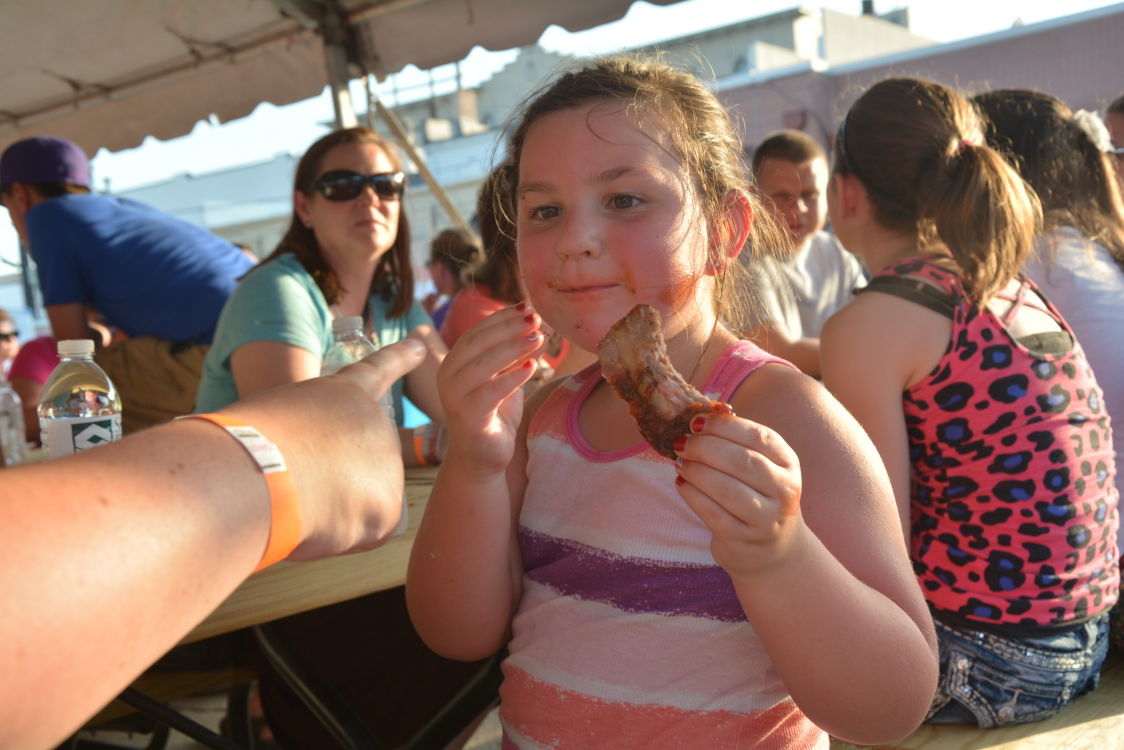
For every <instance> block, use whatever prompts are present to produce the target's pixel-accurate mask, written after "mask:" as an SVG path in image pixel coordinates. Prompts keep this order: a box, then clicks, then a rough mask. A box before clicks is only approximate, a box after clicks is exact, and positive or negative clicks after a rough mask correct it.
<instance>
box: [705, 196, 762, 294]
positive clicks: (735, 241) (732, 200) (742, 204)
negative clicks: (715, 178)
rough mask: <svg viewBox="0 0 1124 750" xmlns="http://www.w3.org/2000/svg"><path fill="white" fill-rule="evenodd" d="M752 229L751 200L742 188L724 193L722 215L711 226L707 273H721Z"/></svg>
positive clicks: (743, 245)
mask: <svg viewBox="0 0 1124 750" xmlns="http://www.w3.org/2000/svg"><path fill="white" fill-rule="evenodd" d="M752 229H753V202H752V201H751V200H750V198H749V195H748V194H747V193H746V192H745V191H744V190H731V191H730V192H728V193H726V198H725V200H724V202H723V206H722V215H721V217H720V219H719V221H718V222H717V226H712V227H711V233H710V263H709V264H708V273H711V274H717V273H721V272H722V271H724V270H725V269H726V266H727V265H729V263H730V261H732V260H733V259H734V258H737V257H738V256H739V255H741V252H742V250H744V249H745V243H746V240H748V239H749V233H750V230H752Z"/></svg>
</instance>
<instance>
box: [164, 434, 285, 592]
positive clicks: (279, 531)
mask: <svg viewBox="0 0 1124 750" xmlns="http://www.w3.org/2000/svg"><path fill="white" fill-rule="evenodd" d="M179 419H204V420H206V421H208V422H211V423H213V424H216V425H218V426H219V427H222V428H223V429H224V430H226V431H227V433H228V434H229V435H230V436H231V437H233V438H234V439H235V440H237V441H238V442H239V443H240V444H241V445H242V447H243V448H245V449H246V452H247V453H249V454H250V457H251V458H252V459H254V462H255V463H256V464H257V465H258V468H260V469H261V471H262V476H263V477H264V478H265V484H266V487H267V488H268V489H269V507H270V520H269V542H268V543H267V544H266V547H265V553H264V554H262V558H261V562H259V563H258V566H257V567H256V568H254V572H255V573H257V572H258V571H259V570H261V569H263V568H268V567H269V566H270V565H272V564H273V563H275V562H278V561H279V560H284V559H285V558H286V557H288V556H289V553H291V552H292V551H293V550H294V549H296V547H297V545H298V544H300V541H301V506H300V501H298V500H297V491H296V488H295V487H294V486H293V478H292V476H291V475H290V474H289V470H288V467H287V466H285V459H284V458H283V457H282V456H281V451H280V450H278V448H277V446H276V445H274V444H273V443H272V442H270V441H269V439H268V438H266V437H265V436H264V435H262V434H261V433H260V432H258V431H257V430H255V429H254V428H253V427H250V426H249V425H246V424H242V423H241V422H239V421H238V420H237V419H233V418H231V417H228V416H225V415H223V414H185V415H184V416H182V417H179Z"/></svg>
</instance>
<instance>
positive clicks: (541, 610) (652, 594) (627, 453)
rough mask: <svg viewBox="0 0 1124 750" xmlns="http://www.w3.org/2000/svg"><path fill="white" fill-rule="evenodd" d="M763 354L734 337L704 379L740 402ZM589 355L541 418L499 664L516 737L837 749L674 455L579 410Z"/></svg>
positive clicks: (713, 392) (508, 725) (507, 738)
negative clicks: (785, 674)
mask: <svg viewBox="0 0 1124 750" xmlns="http://www.w3.org/2000/svg"><path fill="white" fill-rule="evenodd" d="M768 362H781V360H777V359H775V358H773V357H770V356H769V355H767V354H765V353H764V352H762V351H761V350H760V349H758V348H757V347H756V346H754V345H753V344H750V343H748V342H739V343H737V344H735V345H733V346H732V347H730V349H728V350H727V351H726V352H725V353H724V354H723V356H722V358H721V359H720V361H719V364H718V365H717V367H716V368H715V371H714V372H713V373H712V374H711V376H710V378H709V379H708V382H707V384H706V386H705V387H704V389H703V390H704V392H705V393H706V394H707V395H708V396H710V397H711V398H716V399H721V400H729V399H730V397H731V395H732V394H733V392H734V390H735V389H736V388H737V386H738V385H739V384H740V383H741V382H742V381H743V380H744V379H745V378H746V377H747V376H748V375H749V374H750V373H752V372H753V371H754V370H756V369H757V368H758V367H759V366H761V365H762V364H765V363H768ZM599 380H600V370H599V368H598V367H597V365H593V366H592V367H591V368H588V369H586V370H584V371H582V372H580V373H578V374H576V375H575V376H573V377H571V378H570V379H568V380H567V381H565V382H564V383H562V384H561V385H560V386H559V387H558V388H557V389H556V390H555V391H554V393H552V394H551V395H550V397H549V398H548V399H547V400H546V402H545V403H544V404H543V405H542V406H541V408H540V409H539V411H538V412H537V413H536V415H535V417H534V418H533V420H532V422H531V425H530V431H529V434H528V450H529V456H528V461H527V477H528V485H527V489H526V494H525V497H524V502H523V509H522V514H521V516H520V524H519V541H520V545H521V548H522V553H523V568H524V573H523V598H522V600H521V601H520V604H519V609H518V612H517V613H516V616H515V619H514V622H513V625H512V628H513V638H512V641H511V643H510V644H509V647H508V648H509V652H510V657H509V658H508V659H507V660H506V661H505V662H504V665H503V672H504V683H503V686H502V688H501V691H500V696H501V701H502V704H501V709H500V717H501V721H502V722H503V725H504V747H505V748H524V749H525V748H547V747H549V748H582V749H583V750H588V749H589V748H645V749H646V750H647V749H649V748H677V749H680V750H683V749H688V750H689V749H690V748H700V749H702V748H706V749H707V750H714V749H716V748H735V747H736V748H745V747H754V748H825V749H826V748H827V747H828V738H827V735H826V734H825V733H824V732H823V731H822V730H820V729H819V728H818V727H816V726H815V725H813V724H812V723H811V722H810V721H809V720H808V719H807V718H806V717H805V716H804V715H803V713H801V711H800V710H799V709H798V708H797V707H796V705H795V704H794V703H793V701H792V699H791V698H790V697H789V696H788V693H787V692H786V690H785V687H784V685H783V684H782V682H781V680H780V677H779V676H778V675H777V674H776V671H775V670H774V669H773V666H772V664H771V662H770V660H769V657H768V654H767V653H766V652H765V649H764V647H763V646H762V644H761V643H760V641H759V640H758V638H757V636H756V634H755V633H754V631H753V628H752V627H751V626H750V624H749V623H748V622H747V621H746V619H745V614H744V612H743V611H742V609H741V606H740V604H739V602H738V599H737V596H736V595H735V592H734V588H733V584H732V582H731V581H730V578H729V576H728V575H727V574H726V572H725V571H724V570H722V568H720V567H719V566H718V564H717V563H716V562H715V561H714V558H713V557H711V555H710V551H709V549H710V532H709V530H708V529H707V528H706V526H705V525H704V524H703V523H702V521H701V520H699V518H698V517H697V516H696V515H695V514H694V513H693V512H692V511H691V509H690V508H689V507H687V505H686V503H685V502H684V501H683V500H682V498H681V497H680V496H679V494H678V492H676V490H675V484H674V483H675V471H674V464H673V463H672V462H671V461H670V460H668V459H667V458H665V457H663V456H661V455H659V454H658V453H656V452H655V451H654V450H652V449H651V448H650V447H649V446H648V445H647V444H646V443H639V444H637V445H633V446H631V447H629V448H625V449H623V450H619V451H613V452H603V451H598V450H596V449H594V448H593V447H592V446H591V445H590V444H589V443H588V442H587V441H586V440H585V439H584V438H583V437H582V435H581V434H580V432H579V429H578V411H579V409H580V407H581V405H582V403H583V402H584V401H585V400H586V398H587V397H588V395H589V394H590V392H592V390H593V389H594V387H595V386H596V385H597V383H598V382H599Z"/></svg>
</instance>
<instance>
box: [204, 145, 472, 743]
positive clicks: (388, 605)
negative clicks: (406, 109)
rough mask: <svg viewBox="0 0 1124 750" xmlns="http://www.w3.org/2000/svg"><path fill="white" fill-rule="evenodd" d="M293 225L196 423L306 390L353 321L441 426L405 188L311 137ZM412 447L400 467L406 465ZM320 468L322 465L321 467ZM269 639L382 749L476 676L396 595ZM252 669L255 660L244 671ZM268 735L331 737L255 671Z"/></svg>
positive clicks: (218, 345) (281, 628)
mask: <svg viewBox="0 0 1124 750" xmlns="http://www.w3.org/2000/svg"><path fill="white" fill-rule="evenodd" d="M294 182H295V188H294V191H293V215H292V220H291V222H290V225H289V229H288V231H287V232H286V234H285V236H284V237H283V238H282V239H281V242H280V244H279V245H278V246H277V249H276V250H275V251H274V252H273V253H272V254H271V255H270V256H269V257H267V258H266V259H265V260H263V261H262V262H261V263H260V264H259V265H258V266H257V267H255V268H254V269H253V270H252V271H250V272H249V273H247V274H246V276H245V277H243V279H242V281H241V282H240V283H239V285H238V287H237V288H236V289H235V290H234V293H233V294H232V295H231V296H230V299H229V300H228V301H227V304H226V307H225V308H224V309H223V312H222V315H221V316H220V317H219V323H218V327H217V329H216V331H215V339H214V344H213V345H212V347H211V350H210V352H209V354H208V356H207V359H206V361H205V363H204V371H203V380H202V382H201V384H200V388H199V393H198V396H197V399H196V410H197V411H212V410H214V409H217V408H221V407H223V406H225V405H227V404H229V403H231V402H233V401H236V400H238V399H240V398H244V397H246V396H248V395H250V394H252V393H256V392H258V391H262V390H265V389H267V388H271V387H273V386H276V385H281V384H284V383H291V382H295V381H299V380H306V379H309V378H314V377H316V376H317V375H319V373H320V362H321V359H322V358H323V356H324V354H325V352H326V351H327V349H328V347H329V345H330V344H331V342H332V330H331V326H332V320H333V319H334V318H336V317H342V316H352V315H362V316H363V317H364V319H365V320H366V322H367V325H368V330H371V331H373V332H374V333H375V334H376V335H377V336H378V339H379V342H380V343H381V344H382V345H388V344H391V343H393V342H396V341H399V340H401V339H403V338H406V337H407V336H409V337H412V338H417V339H420V340H422V341H424V342H425V344H426V346H427V349H428V353H427V355H426V358H425V360H424V361H423V362H422V364H420V365H419V366H418V367H417V368H416V369H414V370H413V371H411V372H410V373H409V374H407V375H406V376H405V377H404V378H403V379H402V380H400V381H398V382H397V383H395V385H394V387H393V395H394V400H395V412H396V415H397V416H398V418H399V420H401V415H402V413H403V410H402V408H401V398H402V394H403V391H405V394H406V395H407V396H408V397H409V398H410V400H411V401H413V402H414V403H415V404H416V405H417V406H418V407H419V408H421V410H422V411H424V412H425V413H426V414H428V415H429V416H430V417H432V418H433V419H435V420H438V421H441V420H442V417H443V411H442V409H441V405H440V401H439V399H438V396H437V390H436V381H435V375H436V371H437V367H438V365H439V364H440V360H441V359H442V357H443V356H444V353H445V350H446V349H445V345H444V343H442V341H441V339H440V337H439V336H438V335H437V332H436V331H435V330H434V328H433V324H432V321H431V320H430V318H429V315H428V314H426V312H425V311H424V310H423V309H422V308H421V306H420V305H419V304H418V303H416V302H415V301H414V277H413V272H412V268H411V263H410V232H409V225H408V223H407V220H406V215H405V212H404V211H403V208H402V200H401V199H402V194H403V189H404V188H405V175H404V174H403V172H402V165H401V163H400V161H399V160H398V158H397V156H396V154H395V152H394V151H393V150H392V148H391V147H390V145H389V144H387V143H386V142H384V141H383V140H382V139H381V138H380V137H379V136H378V135H376V134H375V133H374V132H373V131H371V130H369V129H367V128H348V129H345V130H339V131H335V132H333V133H330V134H329V135H326V136H324V137H323V138H321V139H320V140H318V141H317V142H316V143H314V144H312V146H311V147H310V148H309V149H308V151H307V152H306V153H305V155H304V156H303V157H302V158H301V160H300V162H299V163H298V164H297V169H296V175H295V179H294ZM412 453H413V447H412V445H411V446H410V451H409V453H408V454H407V455H412ZM324 460H325V461H331V460H332V457H331V456H325V457H324ZM270 627H271V630H272V633H271V637H272V638H274V639H276V640H279V641H280V642H281V643H283V644H284V645H285V646H286V647H287V649H288V650H289V651H290V652H292V653H294V654H295V655H296V657H297V658H298V659H299V660H300V662H301V663H302V664H304V665H305V666H306V667H307V668H308V669H309V670H311V671H312V672H313V673H314V674H315V676H316V677H317V678H319V679H321V680H322V681H324V682H326V683H328V684H330V685H331V686H332V687H333V688H335V690H336V691H337V692H338V694H339V695H340V696H341V697H342V698H343V700H344V701H345V702H346V703H347V704H349V705H350V706H351V708H352V709H353V710H354V711H356V712H357V713H358V714H359V715H360V716H361V717H362V718H363V719H364V722H365V723H366V724H367V725H368V726H370V727H371V728H372V730H373V731H375V732H376V733H377V736H378V737H379V739H380V741H381V742H383V743H384V744H386V745H387V746H388V747H397V746H400V745H401V744H403V743H404V742H405V741H406V739H407V738H408V737H409V736H410V735H411V734H412V732H414V731H416V730H417V729H418V728H419V727H420V726H421V725H422V724H423V723H424V722H425V721H426V720H427V719H429V718H430V717H431V716H432V715H433V714H435V713H436V712H437V710H438V709H439V708H440V707H442V706H443V705H444V704H445V703H446V702H448V701H449V700H451V698H452V697H453V696H454V695H455V694H456V693H457V691H458V690H459V689H460V688H461V687H462V686H463V685H464V684H465V682H466V681H467V680H468V679H469V678H470V677H471V676H473V675H474V674H475V673H476V672H477V671H478V670H479V665H477V664H462V663H458V662H451V661H448V660H445V659H441V658H440V657H437V656H436V655H434V654H433V653H432V652H430V651H429V650H428V649H427V648H426V647H425V646H424V645H423V644H422V643H421V641H420V640H419V639H418V637H417V636H416V635H415V633H414V630H413V627H412V625H411V624H410V621H409V617H408V615H407V613H406V607H405V599H404V593H403V589H402V588H401V587H399V588H396V589H391V590H389V591H384V592H380V593H378V594H374V595H371V596H366V597H362V598H359V599H354V600H351V601H348V602H343V603H341V604H336V605H332V606H329V607H323V608H320V609H317V610H313V611H310V612H306V613H303V614H300V615H295V616H293V617H287V618H284V619H281V620H278V621H276V622H274V623H272V624H271V626H270ZM255 661H256V660H255ZM254 666H255V668H256V671H257V672H258V675H259V683H260V693H261V701H262V705H263V706H264V709H265V714H266V718H267V719H268V723H269V726H270V728H271V730H272V732H273V734H274V736H275V737H276V738H277V740H278V742H279V743H280V744H281V746H282V747H294V748H297V747H330V746H333V744H334V743H333V741H332V739H331V736H330V735H329V734H328V733H327V731H326V730H325V729H324V728H323V727H322V726H321V725H320V723H319V722H318V721H316V720H315V719H314V718H312V715H311V714H310V713H309V711H308V709H307V708H306V707H305V705H304V703H303V702H302V701H301V700H300V699H299V698H297V696H296V695H295V694H294V693H292V692H291V691H290V690H289V689H288V688H287V686H286V684H285V682H284V680H283V679H281V677H280V676H279V675H278V674H276V673H275V672H274V671H273V668H272V666H271V665H269V664H268V663H266V662H265V661H264V660H262V661H261V663H255V664H254Z"/></svg>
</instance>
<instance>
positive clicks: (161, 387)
mask: <svg viewBox="0 0 1124 750" xmlns="http://www.w3.org/2000/svg"><path fill="white" fill-rule="evenodd" d="M89 184H90V167H89V161H88V160H87V158H86V154H85V153H84V152H83V151H82V149H81V148H79V146H78V145H77V144H75V143H72V142H71V141H68V140H65V139H63V138H54V137H50V136H40V137H36V138H28V139H25V140H22V141H17V142H16V143H13V144H12V145H11V146H9V147H8V148H7V149H6V150H5V151H4V154H3V156H0V202H2V203H3V205H4V207H5V208H7V209H8V213H9V214H10V215H11V217H12V223H13V224H14V225H15V228H16V232H17V233H18V234H19V236H20V239H21V240H22V242H23V243H24V245H25V247H26V248H27V249H28V251H29V252H30V253H31V256H32V258H33V259H34V260H35V264H36V266H37V268H38V272H39V286H40V289H41V290H42V293H43V304H44V306H45V308H46V310H47V317H48V318H50V321H51V329H52V332H53V333H54V336H55V338H56V339H58V340H62V339H85V338H92V339H94V341H95V342H97V343H98V344H100V343H101V338H100V336H98V335H97V333H96V331H95V330H94V329H92V328H91V327H90V326H89V325H88V324H87V316H88V313H89V311H90V309H91V308H92V309H94V310H96V311H97V312H98V313H100V314H101V316H102V318H103V319H104V320H105V322H106V323H108V324H109V325H110V326H112V327H113V328H116V329H117V330H118V331H120V332H122V333H124V334H125V335H126V336H127V337H128V339H127V340H125V341H122V342H120V343H117V344H114V345H112V346H109V347H108V348H106V349H103V350H101V351H99V353H98V355H97V361H98V364H100V365H101V366H102V368H103V369H104V370H105V371H106V372H107V373H108V374H109V376H110V378H112V379H113V382H114V383H115V384H116V386H117V388H118V390H119V391H120V392H121V398H122V402H123V409H122V425H123V427H124V429H125V431H126V432H129V431H133V430H137V429H140V428H141V427H146V426H148V425H150V424H156V423H158V422H163V421H166V420H167V419H170V418H172V417H174V416H177V415H179V414H187V413H190V412H191V410H192V406H193V405H194V399H195V389H196V387H197V385H198V382H199V375H200V372H201V369H202V362H203V356H204V354H205V353H206V349H207V346H208V345H209V344H210V343H211V337H212V335H213V334H214V328H215V323H216V321H217V320H218V317H219V312H220V311H221V310H222V306H223V304H225V303H226V298H227V297H228V296H229V295H230V292H231V291H232V290H233V289H234V286H235V284H236V283H237V280H238V278H239V277H241V276H242V275H243V274H244V273H246V271H247V270H249V269H250V267H251V266H252V265H253V264H252V261H250V260H249V259H248V258H247V257H246V256H245V255H243V254H242V253H241V252H240V251H239V250H238V249H237V248H236V247H235V246H234V245H232V244H231V243H229V242H227V241H226V240H224V239H222V238H220V237H217V236H215V235H214V234H212V233H210V232H208V231H206V230H205V229H202V228H200V227H197V226H195V225H193V224H188V223H187V222H184V221H181V220H180V219H177V218H175V217H172V216H169V215H168V214H165V213H162V212H160V211H157V210H156V209H153V208H151V207H149V206H145V205H143V204H141V203H137V202H135V201H130V200H126V199H123V198H116V197H113V196H109V195H99V194H95V193H91V192H90V188H89Z"/></svg>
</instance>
